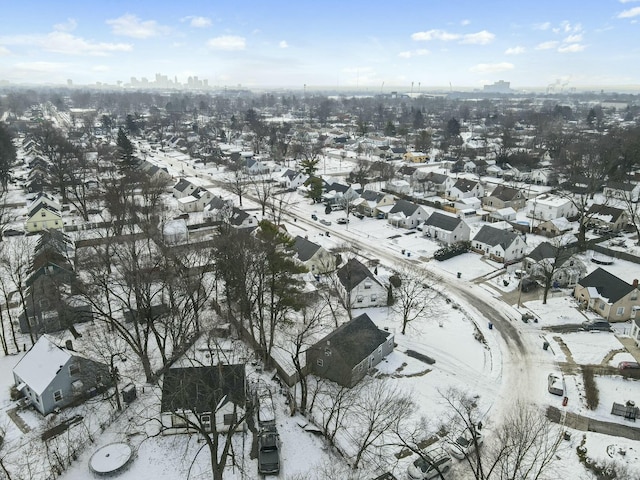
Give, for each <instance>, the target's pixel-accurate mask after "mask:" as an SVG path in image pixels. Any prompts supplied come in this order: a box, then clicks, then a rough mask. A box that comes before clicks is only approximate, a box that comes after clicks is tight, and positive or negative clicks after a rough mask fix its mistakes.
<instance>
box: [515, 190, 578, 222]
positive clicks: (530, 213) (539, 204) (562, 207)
mask: <svg viewBox="0 0 640 480" xmlns="http://www.w3.org/2000/svg"><path fill="white" fill-rule="evenodd" d="M577 214H578V209H577V208H576V206H575V205H574V204H573V202H572V201H571V200H570V199H568V198H565V197H560V196H558V195H553V194H550V193H545V194H542V195H538V196H537V197H535V198H532V199H531V200H528V201H527V217H529V218H533V219H534V220H540V221H542V222H545V221H547V220H553V219H554V218H560V217H568V218H571V217H575V216H576V215H577Z"/></svg>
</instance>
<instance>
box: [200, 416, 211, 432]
mask: <svg viewBox="0 0 640 480" xmlns="http://www.w3.org/2000/svg"><path fill="white" fill-rule="evenodd" d="M200 422H201V423H202V426H203V427H204V428H206V429H207V430H208V429H210V428H211V415H209V414H207V415H201V416H200Z"/></svg>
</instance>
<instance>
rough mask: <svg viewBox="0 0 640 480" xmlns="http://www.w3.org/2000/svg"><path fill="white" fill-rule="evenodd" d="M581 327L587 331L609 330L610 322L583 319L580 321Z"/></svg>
mask: <svg viewBox="0 0 640 480" xmlns="http://www.w3.org/2000/svg"><path fill="white" fill-rule="evenodd" d="M582 329H583V330H586V331H588V332H590V331H601V332H610V331H611V324H610V323H609V322H607V321H606V320H598V319H595V320H585V321H584V322H582Z"/></svg>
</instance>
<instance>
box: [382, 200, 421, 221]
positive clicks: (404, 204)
mask: <svg viewBox="0 0 640 480" xmlns="http://www.w3.org/2000/svg"><path fill="white" fill-rule="evenodd" d="M418 208H420V205H418V204H417V203H413V202H409V201H408V200H402V199H400V200H398V201H396V204H395V205H394V206H393V208H392V209H391V210H389V213H404V214H405V215H406V216H407V217H410V216H411V215H413V214H414V213H415V211H416V210H418Z"/></svg>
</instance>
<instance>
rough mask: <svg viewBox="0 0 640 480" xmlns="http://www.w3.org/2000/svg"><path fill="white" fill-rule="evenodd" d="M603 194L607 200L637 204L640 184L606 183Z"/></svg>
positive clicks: (639, 196) (639, 198)
mask: <svg viewBox="0 0 640 480" xmlns="http://www.w3.org/2000/svg"><path fill="white" fill-rule="evenodd" d="M603 193H604V196H605V197H608V198H616V199H619V200H625V201H629V200H630V201H632V202H637V201H638V200H640V183H631V182H608V183H607V184H606V185H605V187H604V189H603Z"/></svg>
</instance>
